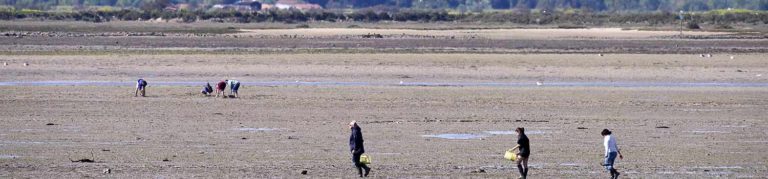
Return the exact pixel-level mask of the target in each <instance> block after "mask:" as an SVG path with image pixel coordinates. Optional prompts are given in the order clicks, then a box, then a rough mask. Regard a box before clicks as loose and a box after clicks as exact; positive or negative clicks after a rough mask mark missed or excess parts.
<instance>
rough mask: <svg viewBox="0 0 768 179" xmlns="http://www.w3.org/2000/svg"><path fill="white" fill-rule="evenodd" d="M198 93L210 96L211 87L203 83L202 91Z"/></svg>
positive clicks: (209, 84)
mask: <svg viewBox="0 0 768 179" xmlns="http://www.w3.org/2000/svg"><path fill="white" fill-rule="evenodd" d="M200 93H203V95H206V96H210V95H211V93H213V87H211V83H205V86H203V90H200Z"/></svg>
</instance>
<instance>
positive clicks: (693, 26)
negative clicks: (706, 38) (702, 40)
mask: <svg viewBox="0 0 768 179" xmlns="http://www.w3.org/2000/svg"><path fill="white" fill-rule="evenodd" d="M687 27H688V29H701V26H699V23H696V22H689V23H688V26H687Z"/></svg>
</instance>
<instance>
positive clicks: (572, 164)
mask: <svg viewBox="0 0 768 179" xmlns="http://www.w3.org/2000/svg"><path fill="white" fill-rule="evenodd" d="M560 166H572V167H575V166H581V164H577V163H561V164H560Z"/></svg>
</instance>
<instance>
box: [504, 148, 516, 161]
mask: <svg viewBox="0 0 768 179" xmlns="http://www.w3.org/2000/svg"><path fill="white" fill-rule="evenodd" d="M504 158H505V159H507V160H512V161H515V160H517V154H516V153H515V151H514V150H512V149H509V150H507V152H506V153H504Z"/></svg>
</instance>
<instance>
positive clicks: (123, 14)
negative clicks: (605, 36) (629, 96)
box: [0, 8, 768, 28]
mask: <svg viewBox="0 0 768 179" xmlns="http://www.w3.org/2000/svg"><path fill="white" fill-rule="evenodd" d="M729 12H730V11H729ZM25 18H34V19H36V20H75V21H87V22H107V21H111V20H123V21H145V20H164V21H174V22H185V23H191V22H196V21H201V20H202V21H212V22H237V23H258V22H281V23H298V24H300V25H297V28H305V27H303V25H305V24H302V23H306V22H314V21H321V22H339V21H346V22H348V21H352V22H385V21H395V22H481V23H516V24H539V25H547V24H565V25H560V26H559V28H585V27H588V26H592V25H601V24H605V23H615V24H641V25H643V24H644V25H665V24H678V23H679V19H677V14H676V13H668V12H634V13H608V12H590V11H574V10H566V11H556V10H551V11H523V10H520V11H494V12H482V13H449V12H448V11H446V10H420V9H398V10H391V11H376V10H373V9H361V10H357V11H352V12H340V11H329V10H310V11H300V10H296V9H287V10H278V9H270V10H264V11H255V12H240V11H234V10H214V11H202V10H195V11H188V10H178V11H171V10H139V9H122V10H115V9H107V8H104V9H101V10H87V11H64V12H60V11H39V10H31V9H19V10H16V9H7V8H6V9H1V8H0V20H14V19H25ZM687 18H691V19H696V20H697V23H703V24H737V23H748V24H760V23H762V24H768V12H765V11H754V12H752V11H750V12H749V13H741V12H740V11H736V12H732V13H720V12H718V11H713V12H710V13H697V14H689V15H687ZM696 25H698V24H689V27H695V26H696ZM300 26H301V27H300ZM358 27H359V26H357V25H350V26H349V27H348V28H358Z"/></svg>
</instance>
